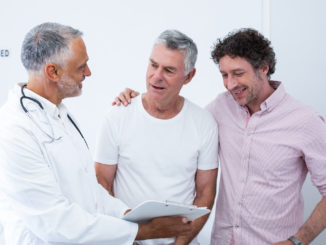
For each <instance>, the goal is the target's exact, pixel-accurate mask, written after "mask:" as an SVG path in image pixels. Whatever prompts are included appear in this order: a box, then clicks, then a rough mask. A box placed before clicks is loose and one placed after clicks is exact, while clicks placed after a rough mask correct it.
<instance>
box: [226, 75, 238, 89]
mask: <svg viewBox="0 0 326 245" xmlns="http://www.w3.org/2000/svg"><path fill="white" fill-rule="evenodd" d="M237 85H238V83H237V82H236V80H235V79H234V78H233V77H231V76H229V77H228V78H225V79H224V86H225V88H226V89H227V90H232V89H234V88H235V87H236V86H237Z"/></svg>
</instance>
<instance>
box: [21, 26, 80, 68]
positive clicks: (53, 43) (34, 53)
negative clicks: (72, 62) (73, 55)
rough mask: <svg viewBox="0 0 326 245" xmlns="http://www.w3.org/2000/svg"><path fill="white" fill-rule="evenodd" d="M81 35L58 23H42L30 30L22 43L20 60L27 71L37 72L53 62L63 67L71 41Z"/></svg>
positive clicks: (75, 30) (77, 31)
mask: <svg viewBox="0 0 326 245" xmlns="http://www.w3.org/2000/svg"><path fill="white" fill-rule="evenodd" d="M82 35H83V33H82V32H81V31H79V30H77V29H74V28H72V27H70V26H64V25H61V24H58V23H49V22H48V23H43V24H41V25H38V26H36V27H34V28H33V29H32V30H30V31H29V32H28V33H27V34H26V36H25V39H24V41H23V46H22V50H21V60H22V62H23V65H24V67H25V68H26V70H27V71H30V72H31V71H32V72H38V71H40V70H41V69H42V68H43V66H44V65H46V64H47V63H49V62H54V63H57V64H59V65H62V66H65V64H66V60H67V58H68V57H69V56H68V54H70V51H71V50H70V42H71V40H73V39H75V38H78V37H81V36H82Z"/></svg>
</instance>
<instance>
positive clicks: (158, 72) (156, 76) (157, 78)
mask: <svg viewBox="0 0 326 245" xmlns="http://www.w3.org/2000/svg"><path fill="white" fill-rule="evenodd" d="M153 78H154V80H155V81H162V80H163V70H162V69H160V68H158V69H156V70H155V71H154V74H153Z"/></svg>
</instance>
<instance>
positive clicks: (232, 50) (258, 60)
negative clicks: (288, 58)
mask: <svg viewBox="0 0 326 245" xmlns="http://www.w3.org/2000/svg"><path fill="white" fill-rule="evenodd" d="M225 55H228V56H230V57H232V58H235V57H241V58H244V59H246V60H247V61H248V62H249V63H250V64H251V65H252V66H253V68H254V69H255V70H257V69H258V68H261V67H262V66H263V65H265V64H266V65H268V66H269V70H268V73H267V77H268V78H270V76H271V75H272V74H273V73H274V72H275V64H276V59H275V53H274V50H273V48H272V47H271V42H270V41H269V40H268V39H266V38H265V37H264V36H263V35H262V34H260V33H259V32H258V31H256V30H254V29H250V28H244V29H240V30H237V31H235V32H230V33H229V34H228V35H227V36H226V37H225V38H224V39H223V40H221V39H218V40H217V43H216V44H215V45H214V47H213V50H212V53H211V56H212V59H213V61H214V62H215V63H216V64H219V62H220V59H221V58H222V57H224V56H225Z"/></svg>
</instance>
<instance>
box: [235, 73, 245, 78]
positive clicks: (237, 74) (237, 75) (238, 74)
mask: <svg viewBox="0 0 326 245" xmlns="http://www.w3.org/2000/svg"><path fill="white" fill-rule="evenodd" d="M243 74H244V72H235V73H234V75H235V76H236V77H241V76H242V75H243Z"/></svg>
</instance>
